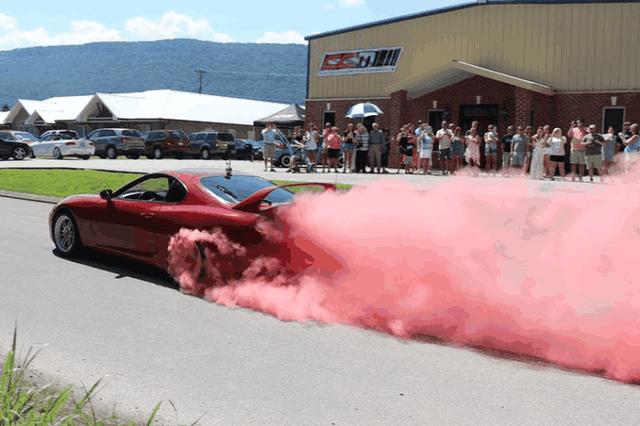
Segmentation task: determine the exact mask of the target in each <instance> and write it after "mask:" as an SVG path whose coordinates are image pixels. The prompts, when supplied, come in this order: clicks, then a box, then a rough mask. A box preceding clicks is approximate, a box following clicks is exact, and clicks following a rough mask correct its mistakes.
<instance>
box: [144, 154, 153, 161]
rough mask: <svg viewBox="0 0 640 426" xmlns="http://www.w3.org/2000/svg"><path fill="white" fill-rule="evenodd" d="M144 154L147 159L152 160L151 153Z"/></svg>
mask: <svg viewBox="0 0 640 426" xmlns="http://www.w3.org/2000/svg"><path fill="white" fill-rule="evenodd" d="M144 156H145V157H147V159H149V160H153V155H151V154H145V155H144Z"/></svg>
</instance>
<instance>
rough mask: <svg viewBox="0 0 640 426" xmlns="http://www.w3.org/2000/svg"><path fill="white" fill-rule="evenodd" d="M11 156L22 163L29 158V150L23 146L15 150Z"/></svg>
mask: <svg viewBox="0 0 640 426" xmlns="http://www.w3.org/2000/svg"><path fill="white" fill-rule="evenodd" d="M11 156H12V157H13V159H14V160H18V161H22V160H24V159H25V158H27V150H26V149H24V148H23V147H21V146H17V147H15V148H13V152H12V153H11Z"/></svg>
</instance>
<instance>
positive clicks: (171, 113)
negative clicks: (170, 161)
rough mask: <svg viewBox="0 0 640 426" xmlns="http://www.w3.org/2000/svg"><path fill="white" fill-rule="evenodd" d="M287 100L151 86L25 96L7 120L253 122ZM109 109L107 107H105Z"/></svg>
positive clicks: (276, 109)
mask: <svg viewBox="0 0 640 426" xmlns="http://www.w3.org/2000/svg"><path fill="white" fill-rule="evenodd" d="M286 106H287V104H281V103H275V102H265V101H256V100H251V99H241V98H231V97H225V96H215V95H205V94H199V93H191V92H180V91H176V90H149V91H145V92H132V93H96V94H95V95H89V96H66V97H55V98H49V99H45V100H44V101H32V100H26V99H21V100H19V101H18V102H17V103H16V104H15V105H14V107H13V108H12V109H11V111H10V112H9V114H7V117H5V120H4V121H5V122H7V123H9V122H12V121H13V120H14V119H15V118H16V116H17V115H18V114H19V112H20V111H22V110H24V111H25V112H26V113H27V114H28V115H29V118H28V119H27V121H26V124H34V123H37V122H43V123H48V124H53V123H56V122H58V121H80V122H86V121H87V119H88V118H89V117H94V116H95V114H96V113H97V112H98V111H100V112H101V114H105V113H106V114H108V115H111V116H112V117H113V118H114V119H119V120H144V121H147V120H177V121H194V122H206V123H223V124H240V125H248V126H252V125H253V122H254V120H257V119H259V118H260V117H264V116H267V115H270V114H273V113H275V112H277V111H280V110H282V109H283V108H285V107H286ZM105 109H106V111H105Z"/></svg>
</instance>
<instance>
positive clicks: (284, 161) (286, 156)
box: [280, 155, 291, 167]
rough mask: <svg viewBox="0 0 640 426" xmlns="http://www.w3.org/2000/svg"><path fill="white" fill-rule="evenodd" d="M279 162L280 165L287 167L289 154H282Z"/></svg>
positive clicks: (289, 160) (289, 162)
mask: <svg viewBox="0 0 640 426" xmlns="http://www.w3.org/2000/svg"><path fill="white" fill-rule="evenodd" d="M280 164H282V167H289V166H290V165H291V156H290V155H283V156H282V158H280Z"/></svg>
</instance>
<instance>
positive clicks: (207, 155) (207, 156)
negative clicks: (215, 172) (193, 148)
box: [200, 148, 211, 160]
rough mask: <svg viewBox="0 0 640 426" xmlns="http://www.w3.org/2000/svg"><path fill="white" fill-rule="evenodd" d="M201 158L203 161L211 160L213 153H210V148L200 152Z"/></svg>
mask: <svg viewBox="0 0 640 426" xmlns="http://www.w3.org/2000/svg"><path fill="white" fill-rule="evenodd" d="M200 158H202V159H203V160H211V151H209V148H202V151H200Z"/></svg>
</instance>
